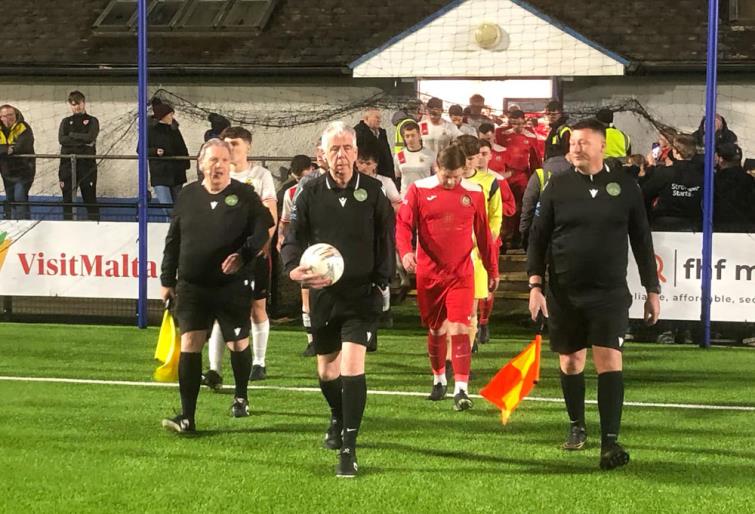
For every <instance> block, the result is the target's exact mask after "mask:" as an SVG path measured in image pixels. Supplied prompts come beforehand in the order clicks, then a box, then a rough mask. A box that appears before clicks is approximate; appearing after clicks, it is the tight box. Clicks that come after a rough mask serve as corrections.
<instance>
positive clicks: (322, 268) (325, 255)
mask: <svg viewBox="0 0 755 514" xmlns="http://www.w3.org/2000/svg"><path fill="white" fill-rule="evenodd" d="M299 264H300V265H301V266H306V267H308V268H311V269H312V271H313V272H314V273H316V274H318V275H323V276H325V277H327V278H329V279H330V282H331V284H335V283H336V282H338V279H340V278H341V276H342V275H343V256H342V255H341V252H339V251H338V249H337V248H336V247H335V246H332V245H329V244H328V243H317V244H314V245H312V246H310V247H309V248H307V249H306V250H304V253H303V254H302V256H301V260H300V261H299Z"/></svg>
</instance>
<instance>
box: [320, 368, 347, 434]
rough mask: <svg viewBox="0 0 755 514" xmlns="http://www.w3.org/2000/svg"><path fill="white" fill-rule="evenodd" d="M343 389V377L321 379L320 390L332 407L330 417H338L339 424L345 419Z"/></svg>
mask: <svg viewBox="0 0 755 514" xmlns="http://www.w3.org/2000/svg"><path fill="white" fill-rule="evenodd" d="M342 389H343V383H342V381H341V377H338V378H336V379H335V380H328V381H324V380H323V379H320V391H322V395H323V396H324V397H325V401H327V402H328V406H329V407H330V417H331V419H337V420H338V423H339V424H341V422H342V421H343V400H342V392H341V391H342Z"/></svg>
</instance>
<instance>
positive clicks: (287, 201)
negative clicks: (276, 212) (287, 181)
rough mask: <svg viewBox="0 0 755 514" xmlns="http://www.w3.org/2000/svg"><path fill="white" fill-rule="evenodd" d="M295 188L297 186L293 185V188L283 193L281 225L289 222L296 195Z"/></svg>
mask: <svg viewBox="0 0 755 514" xmlns="http://www.w3.org/2000/svg"><path fill="white" fill-rule="evenodd" d="M297 187H298V184H294V185H293V186H291V187H289V188H288V189H286V192H285V193H283V207H281V222H282V223H290V222H291V212H292V211H293V210H294V195H296V188H297Z"/></svg>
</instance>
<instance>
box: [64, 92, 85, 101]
mask: <svg viewBox="0 0 755 514" xmlns="http://www.w3.org/2000/svg"><path fill="white" fill-rule="evenodd" d="M82 102H86V98H85V97H84V93H82V92H81V91H78V90H77V91H71V92H70V93H68V103H69V104H80V103H82Z"/></svg>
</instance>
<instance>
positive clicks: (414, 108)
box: [391, 100, 422, 154]
mask: <svg viewBox="0 0 755 514" xmlns="http://www.w3.org/2000/svg"><path fill="white" fill-rule="evenodd" d="M421 119H422V102H421V101H420V100H411V101H410V102H408V103H407V104H406V106H405V107H404V108H403V109H400V110H398V111H396V112H394V113H393V116H392V117H391V123H393V126H394V127H396V135H395V136H394V139H393V153H394V154H397V153H399V152H400V151H401V150H403V148H404V140H403V139H402V138H401V127H402V126H403V124H404V123H406V122H407V121H414V122H418V121H419V120H421Z"/></svg>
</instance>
